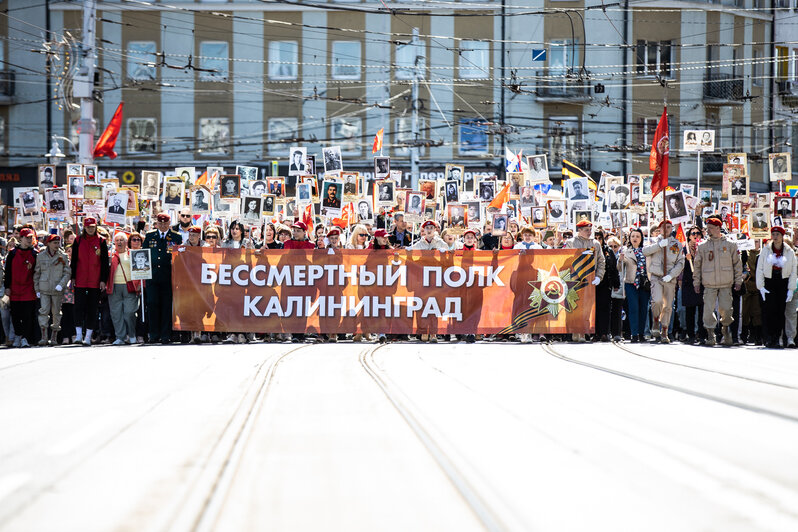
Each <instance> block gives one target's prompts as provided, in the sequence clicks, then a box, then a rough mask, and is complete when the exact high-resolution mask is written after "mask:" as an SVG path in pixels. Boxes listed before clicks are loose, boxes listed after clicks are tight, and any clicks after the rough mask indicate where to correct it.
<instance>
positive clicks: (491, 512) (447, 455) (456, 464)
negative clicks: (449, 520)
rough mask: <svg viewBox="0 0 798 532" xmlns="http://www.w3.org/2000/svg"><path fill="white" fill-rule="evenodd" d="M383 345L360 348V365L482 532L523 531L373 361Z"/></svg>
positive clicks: (504, 507) (494, 496)
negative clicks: (455, 492) (461, 501)
mask: <svg viewBox="0 0 798 532" xmlns="http://www.w3.org/2000/svg"><path fill="white" fill-rule="evenodd" d="M383 347H387V346H386V345H381V346H377V347H374V348H369V349H364V350H363V351H361V353H360V355H359V359H360V364H361V366H362V367H363V369H364V370H365V372H366V373H367V374H368V375H369V377H371V379H372V380H373V381H374V382H375V383H376V384H377V386H378V387H379V388H380V390H381V391H382V392H383V394H384V395H385V397H386V398H387V399H388V401H389V402H390V403H391V404H392V405H393V407H394V408H395V410H396V411H397V412H398V413H399V415H400V416H401V417H402V419H403V420H404V421H405V422H406V423H407V425H408V426H409V427H410V429H411V430H412V431H413V433H414V434H415V435H416V437H417V438H418V439H419V441H420V442H421V443H422V445H423V446H424V448H425V449H426V450H427V451H428V453H429V454H430V455H431V456H432V458H433V460H434V461H435V462H436V463H437V464H438V466H439V467H440V468H441V470H442V471H443V473H444V474H445V475H446V477H447V478H448V479H449V481H450V482H451V484H452V485H453V486H454V487H455V489H456V490H457V491H458V493H459V494H460V495H461V496H462V498H463V500H464V501H465V503H466V504H467V505H468V507H469V508H470V509H471V511H472V512H473V513H474V514H475V516H476V517H477V519H479V521H480V522H481V523H482V525H483V526H484V527H485V529H486V530H489V531H491V532H499V531H506V530H521V529H524V528H525V527H523V526H522V525H521V524H520V523H519V522H517V520H516V519H515V517H514V515H515V513H514V512H511V511H510V510H509V509H508V508H507V507H506V506H505V505H504V504H503V503H502V502H501V497H500V496H499V495H498V494H496V493H492V490H491V489H490V488H489V487H488V486H486V483H485V481H484V480H482V479H481V475H480V474H479V472H478V471H477V470H476V469H475V468H474V467H473V466H472V465H471V464H470V463H468V461H467V460H466V459H465V458H464V457H462V455H461V454H460V453H458V451H457V449H456V447H455V446H453V445H452V444H451V442H449V441H448V440H447V439H446V438H445V436H444V435H443V434H442V433H441V432H440V431H439V430H437V429H436V427H435V425H434V424H433V423H432V422H431V421H430V420H428V419H426V417H425V416H424V414H423V412H421V410H420V408H419V407H418V406H417V405H415V404H414V403H413V401H412V400H411V399H410V398H409V397H408V396H407V395H406V394H405V393H404V392H403V391H402V389H401V388H400V387H399V386H398V385H397V384H396V382H395V381H393V380H392V379H391V378H390V377H389V376H388V375H387V373H386V372H385V371H383V370H381V369H380V368H379V367H378V366H377V364H376V362H375V361H374V355H375V354H376V353H377V351H379V350H380V349H381V348H383Z"/></svg>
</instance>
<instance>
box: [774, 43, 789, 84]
mask: <svg viewBox="0 0 798 532" xmlns="http://www.w3.org/2000/svg"><path fill="white" fill-rule="evenodd" d="M789 54H790V49H789V48H787V47H786V46H776V57H777V59H776V79H777V80H778V81H785V80H786V79H787V76H788V75H789V73H790V60H789Z"/></svg>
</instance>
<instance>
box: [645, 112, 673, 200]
mask: <svg viewBox="0 0 798 532" xmlns="http://www.w3.org/2000/svg"><path fill="white" fill-rule="evenodd" d="M669 153H670V139H669V138H668V108H667V107H665V108H663V109H662V117H661V118H660V119H659V124H657V131H656V132H655V133H654V142H653V143H652V144H651V154H650V155H649V157H648V169H649V170H651V171H653V172H654V177H653V178H652V179H651V195H652V197H655V196H656V195H657V194H659V193H660V192H661V191H663V190H665V187H667V186H668V154H669Z"/></svg>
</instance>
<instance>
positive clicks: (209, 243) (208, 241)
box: [202, 225, 222, 248]
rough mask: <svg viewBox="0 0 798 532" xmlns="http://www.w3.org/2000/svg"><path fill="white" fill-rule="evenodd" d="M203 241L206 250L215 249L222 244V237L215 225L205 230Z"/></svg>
mask: <svg viewBox="0 0 798 532" xmlns="http://www.w3.org/2000/svg"><path fill="white" fill-rule="evenodd" d="M202 240H203V244H202V246H203V247H206V248H215V247H218V246H219V243H220V242H221V240H222V239H221V236H220V235H219V228H217V227H216V226H213V225H209V226H208V227H206V228H205V236H204V237H203V238H202Z"/></svg>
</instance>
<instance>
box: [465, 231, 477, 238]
mask: <svg viewBox="0 0 798 532" xmlns="http://www.w3.org/2000/svg"><path fill="white" fill-rule="evenodd" d="M469 233H471V234H472V235H474V236H475V237H476V236H477V232H476V231H474V230H473V229H466V230H465V232H464V233H463V236H466V235H467V234H469Z"/></svg>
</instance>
